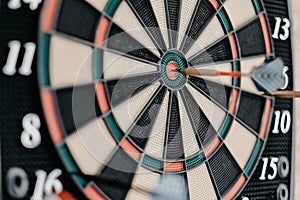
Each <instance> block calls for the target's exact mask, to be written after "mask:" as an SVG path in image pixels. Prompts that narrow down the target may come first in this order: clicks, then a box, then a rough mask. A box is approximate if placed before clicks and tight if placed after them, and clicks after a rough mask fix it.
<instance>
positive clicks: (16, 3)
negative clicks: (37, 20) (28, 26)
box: [7, 0, 42, 10]
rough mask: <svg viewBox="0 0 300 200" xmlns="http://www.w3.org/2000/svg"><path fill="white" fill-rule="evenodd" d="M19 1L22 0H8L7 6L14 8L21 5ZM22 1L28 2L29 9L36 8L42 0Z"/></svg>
mask: <svg viewBox="0 0 300 200" xmlns="http://www.w3.org/2000/svg"><path fill="white" fill-rule="evenodd" d="M21 1H22V0H10V1H9V2H8V4H7V6H8V7H9V8H10V9H12V10H16V9H18V8H20V7H21ZM23 2H24V3H27V4H29V8H30V9H31V10H35V9H37V8H38V6H39V4H40V3H41V2H42V0H23Z"/></svg>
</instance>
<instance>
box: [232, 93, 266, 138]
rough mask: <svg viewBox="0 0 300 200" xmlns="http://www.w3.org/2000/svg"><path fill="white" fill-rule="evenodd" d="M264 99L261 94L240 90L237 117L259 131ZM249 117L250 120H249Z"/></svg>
mask: <svg viewBox="0 0 300 200" xmlns="http://www.w3.org/2000/svg"><path fill="white" fill-rule="evenodd" d="M265 103H266V99H265V98H264V97H262V96H258V95H254V94H251V93H247V92H242V94H241V99H240V104H239V110H238V112H237V117H238V118H239V119H240V120H242V121H243V122H244V123H245V124H247V125H248V126H250V127H251V128H252V129H253V130H255V131H256V133H259V129H260V124H261V120H262V117H263V113H264V108H265ZM249 119H251V120H249Z"/></svg>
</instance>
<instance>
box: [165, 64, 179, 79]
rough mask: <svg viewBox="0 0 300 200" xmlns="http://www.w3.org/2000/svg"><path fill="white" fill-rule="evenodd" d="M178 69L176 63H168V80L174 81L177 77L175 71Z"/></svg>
mask: <svg viewBox="0 0 300 200" xmlns="http://www.w3.org/2000/svg"><path fill="white" fill-rule="evenodd" d="M177 69H178V66H177V64H176V62H170V63H169V64H168V66H167V75H168V77H169V78H170V79H175V78H176V77H177V76H178V72H176V71H175V70H177Z"/></svg>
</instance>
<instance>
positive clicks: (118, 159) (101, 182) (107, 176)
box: [94, 149, 138, 200]
mask: <svg viewBox="0 0 300 200" xmlns="http://www.w3.org/2000/svg"><path fill="white" fill-rule="evenodd" d="M137 166H138V163H137V162H136V161H134V160H133V159H132V158H131V157H130V156H129V155H128V154H127V153H126V152H124V151H123V150H122V149H118V150H117V152H116V153H115V154H114V156H113V157H112V159H111V160H110V161H109V162H108V163H107V165H106V167H105V168H104V169H103V170H102V172H101V174H100V175H99V176H97V177H96V178H95V180H94V181H95V184H96V185H97V186H98V187H99V188H101V189H102V191H103V192H104V193H105V194H106V195H107V196H109V197H110V198H111V199H116V200H122V199H125V197H126V195H127V193H128V191H129V190H130V188H131V183H132V180H133V178H134V175H135V173H136V169H137Z"/></svg>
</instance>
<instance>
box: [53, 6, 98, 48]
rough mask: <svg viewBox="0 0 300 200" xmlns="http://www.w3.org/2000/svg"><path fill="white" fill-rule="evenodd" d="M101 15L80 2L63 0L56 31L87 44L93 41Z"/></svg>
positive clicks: (91, 7)
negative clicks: (82, 40) (85, 41)
mask: <svg viewBox="0 0 300 200" xmlns="http://www.w3.org/2000/svg"><path fill="white" fill-rule="evenodd" d="M100 17H101V13H100V12H99V11H97V10H96V9H95V8H94V7H93V6H91V5H90V4H88V3H87V2H85V1H82V0H64V1H63V2H62V5H61V10H60V14H59V16H58V20H57V28H56V29H57V31H59V32H62V33H65V34H68V35H71V36H75V37H78V38H81V39H84V40H87V41H89V42H93V41H94V39H95V35H96V31H97V27H98V24H99V20H100Z"/></svg>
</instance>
